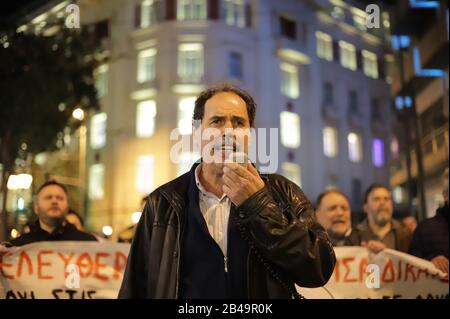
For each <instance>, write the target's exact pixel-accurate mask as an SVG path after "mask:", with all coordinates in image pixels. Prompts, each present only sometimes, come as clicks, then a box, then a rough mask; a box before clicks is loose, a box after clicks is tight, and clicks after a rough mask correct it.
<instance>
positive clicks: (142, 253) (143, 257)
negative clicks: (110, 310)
mask: <svg viewBox="0 0 450 319" xmlns="http://www.w3.org/2000/svg"><path fill="white" fill-rule="evenodd" d="M150 203H151V201H147V204H146V205H145V207H144V211H143V212H142V215H141V218H140V219H139V222H138V224H137V227H136V233H135V235H134V238H133V241H132V243H131V247H130V252H129V254H128V261H127V266H126V268H125V273H124V276H123V280H122V285H121V287H120V290H119V296H118V298H119V299H134V298H148V297H149V296H148V291H147V282H148V273H149V272H148V268H149V263H148V261H149V260H150V258H149V257H150V256H149V252H150V238H151V235H152V225H153V219H154V211H153V210H152V208H151V207H150V206H151V205H150Z"/></svg>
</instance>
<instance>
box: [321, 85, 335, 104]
mask: <svg viewBox="0 0 450 319" xmlns="http://www.w3.org/2000/svg"><path fill="white" fill-rule="evenodd" d="M323 104H324V105H331V104H333V84H332V83H331V82H324V83H323Z"/></svg>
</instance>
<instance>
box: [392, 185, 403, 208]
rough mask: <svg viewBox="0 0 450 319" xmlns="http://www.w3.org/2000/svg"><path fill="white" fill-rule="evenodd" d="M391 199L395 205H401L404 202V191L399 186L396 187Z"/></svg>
mask: <svg viewBox="0 0 450 319" xmlns="http://www.w3.org/2000/svg"><path fill="white" fill-rule="evenodd" d="M392 198H393V200H394V202H395V203H396V204H402V203H404V202H405V199H406V196H405V190H404V189H403V187H401V186H400V185H397V186H395V187H394V188H393V190H392Z"/></svg>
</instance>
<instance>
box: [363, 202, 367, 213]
mask: <svg viewBox="0 0 450 319" xmlns="http://www.w3.org/2000/svg"><path fill="white" fill-rule="evenodd" d="M363 211H364V213H366V215H367V203H364V205H363Z"/></svg>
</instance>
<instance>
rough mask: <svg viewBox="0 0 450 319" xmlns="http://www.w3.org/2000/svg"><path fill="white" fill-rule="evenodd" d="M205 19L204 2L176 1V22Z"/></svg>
mask: <svg viewBox="0 0 450 319" xmlns="http://www.w3.org/2000/svg"><path fill="white" fill-rule="evenodd" d="M204 19H206V0H177V20H204Z"/></svg>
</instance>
